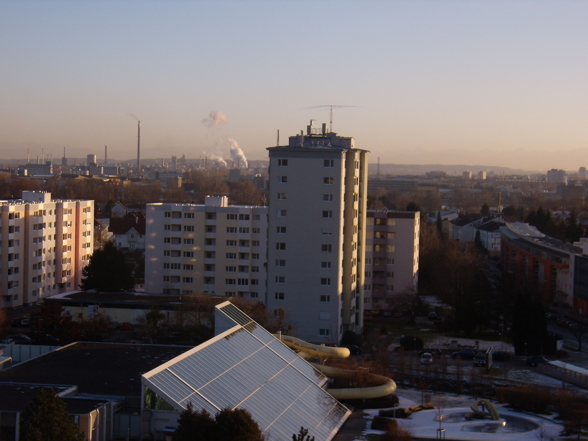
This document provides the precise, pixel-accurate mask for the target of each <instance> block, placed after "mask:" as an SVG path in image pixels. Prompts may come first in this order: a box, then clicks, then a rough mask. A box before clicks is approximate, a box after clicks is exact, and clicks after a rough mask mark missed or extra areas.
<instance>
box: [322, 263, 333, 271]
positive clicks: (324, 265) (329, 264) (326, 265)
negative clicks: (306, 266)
mask: <svg viewBox="0 0 588 441" xmlns="http://www.w3.org/2000/svg"><path fill="white" fill-rule="evenodd" d="M321 268H323V269H329V268H331V262H321Z"/></svg>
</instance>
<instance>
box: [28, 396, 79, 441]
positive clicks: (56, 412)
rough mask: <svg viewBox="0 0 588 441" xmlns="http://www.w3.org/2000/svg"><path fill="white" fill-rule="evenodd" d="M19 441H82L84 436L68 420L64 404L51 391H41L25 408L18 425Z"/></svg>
mask: <svg viewBox="0 0 588 441" xmlns="http://www.w3.org/2000/svg"><path fill="white" fill-rule="evenodd" d="M20 439H21V441H82V440H84V439H85V437H84V435H83V434H81V433H80V432H79V431H78V428H77V427H76V425H75V424H74V423H73V422H72V420H71V419H70V418H69V416H68V414H67V410H66V405H65V402H64V401H63V400H62V399H61V398H59V397H58V396H57V395H56V392H55V390H53V389H41V390H40V391H39V393H38V394H37V396H36V397H35V398H34V399H33V401H32V402H31V403H30V404H29V405H28V406H27V407H26V409H25V411H24V412H23V414H22V418H21V423H20Z"/></svg>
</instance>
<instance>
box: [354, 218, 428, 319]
mask: <svg viewBox="0 0 588 441" xmlns="http://www.w3.org/2000/svg"><path fill="white" fill-rule="evenodd" d="M419 214H420V213H418V212H412V211H387V210H368V212H367V222H366V245H365V250H366V252H365V286H364V305H365V307H366V308H372V307H379V308H383V309H388V308H391V307H392V306H393V297H394V295H395V294H400V293H403V292H412V293H416V292H417V291H418V268H419V232H420V217H419Z"/></svg>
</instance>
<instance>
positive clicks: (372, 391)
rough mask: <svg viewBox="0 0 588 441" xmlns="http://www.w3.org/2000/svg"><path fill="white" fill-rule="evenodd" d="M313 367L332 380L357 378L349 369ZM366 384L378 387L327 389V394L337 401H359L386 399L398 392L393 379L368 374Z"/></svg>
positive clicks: (315, 365)
mask: <svg viewBox="0 0 588 441" xmlns="http://www.w3.org/2000/svg"><path fill="white" fill-rule="evenodd" d="M313 366H314V367H315V368H316V369H317V370H319V371H321V372H322V373H323V374H325V375H326V376H327V377H330V378H342V379H345V380H353V379H354V378H357V372H356V371H352V370H349V369H341V368H336V367H332V366H324V365H319V364H313ZM366 382H368V383H371V384H376V385H377V386H370V387H355V388H344V389H327V392H328V393H329V394H330V395H331V396H332V397H333V398H335V399H337V400H359V399H364V398H381V397H386V396H388V395H390V394H393V393H394V392H395V391H396V383H395V382H394V381H393V380H392V379H391V378H388V377H384V376H383V375H377V374H369V373H368V374H366Z"/></svg>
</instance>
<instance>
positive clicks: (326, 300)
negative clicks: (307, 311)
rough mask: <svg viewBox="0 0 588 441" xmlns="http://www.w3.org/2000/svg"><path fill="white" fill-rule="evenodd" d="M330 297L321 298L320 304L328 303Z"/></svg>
mask: <svg viewBox="0 0 588 441" xmlns="http://www.w3.org/2000/svg"><path fill="white" fill-rule="evenodd" d="M330 301H331V296H321V302H330Z"/></svg>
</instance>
